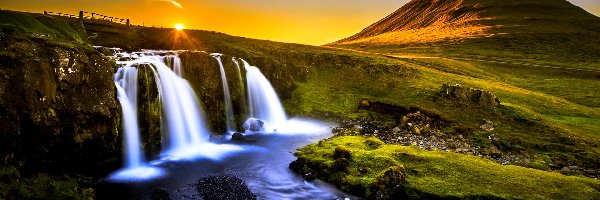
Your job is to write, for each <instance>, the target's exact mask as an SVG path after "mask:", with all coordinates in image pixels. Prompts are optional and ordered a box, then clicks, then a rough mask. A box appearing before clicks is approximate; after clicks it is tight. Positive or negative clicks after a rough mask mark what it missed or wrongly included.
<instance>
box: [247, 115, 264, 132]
mask: <svg viewBox="0 0 600 200" xmlns="http://www.w3.org/2000/svg"><path fill="white" fill-rule="evenodd" d="M264 125H265V122H263V121H262V120H259V119H255V118H250V119H247V120H246V122H244V124H243V125H242V128H243V129H244V130H246V131H253V132H256V131H260V130H262V128H263V126H264Z"/></svg>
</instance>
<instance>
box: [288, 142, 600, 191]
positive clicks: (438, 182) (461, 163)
mask: <svg viewBox="0 0 600 200" xmlns="http://www.w3.org/2000/svg"><path fill="white" fill-rule="evenodd" d="M376 140H377V139H375V138H365V137H361V136H337V137H334V138H331V139H327V140H323V141H321V142H319V143H317V144H311V145H308V146H306V147H303V148H301V149H299V151H298V152H296V153H295V155H296V156H297V157H298V160H296V161H294V162H293V163H295V164H293V165H294V166H293V165H292V164H290V167H291V168H292V170H293V171H297V172H301V173H306V172H310V173H311V174H313V175H314V177H316V178H318V179H321V180H323V181H327V182H331V183H333V184H334V185H336V186H337V187H338V188H340V189H342V190H344V191H346V192H349V193H351V194H354V195H357V196H360V197H364V198H366V199H400V198H410V199H440V198H444V199H448V198H449V199H465V198H466V199H556V198H561V199H596V198H597V197H598V195H600V190H599V188H600V181H599V180H595V179H591V178H584V177H574V176H565V175H562V174H559V173H556V172H547V171H542V170H536V169H531V168H525V167H520V166H512V165H500V164H498V163H496V162H494V161H491V160H487V159H484V158H480V157H476V156H470V155H464V154H458V153H450V152H444V151H427V150H422V149H419V148H416V147H410V146H400V145H392V144H380V145H379V146H378V148H377V149H373V148H372V147H371V146H372V145H369V144H368V143H373V142H375V143H378V144H379V142H376ZM380 142H381V141H380ZM335 151H338V152H352V153H351V158H352V159H351V160H346V159H345V158H340V156H338V157H334V156H332V155H334V154H335ZM338 154H342V153H338ZM299 163H301V165H299ZM298 166H300V167H298ZM340 169H345V170H340Z"/></svg>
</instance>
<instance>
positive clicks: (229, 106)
mask: <svg viewBox="0 0 600 200" xmlns="http://www.w3.org/2000/svg"><path fill="white" fill-rule="evenodd" d="M210 55H211V56H212V57H214V58H215V59H217V62H219V71H220V72H221V83H222V86H223V98H224V102H225V120H226V121H225V123H226V125H227V132H228V133H232V132H234V131H235V128H234V126H235V121H234V119H233V103H231V93H230V92H229V84H227V75H226V73H225V68H224V67H223V61H222V60H221V56H222V54H219V53H211V54H210Z"/></svg>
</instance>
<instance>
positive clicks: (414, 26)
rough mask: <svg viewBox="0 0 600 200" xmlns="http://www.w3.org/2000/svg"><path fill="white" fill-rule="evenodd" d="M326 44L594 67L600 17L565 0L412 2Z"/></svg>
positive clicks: (367, 49) (396, 51)
mask: <svg viewBox="0 0 600 200" xmlns="http://www.w3.org/2000/svg"><path fill="white" fill-rule="evenodd" d="M329 46H335V47H341V48H354V49H361V50H365V51H373V52H380V53H425V54H441V55H444V56H454V57H465V56H469V57H485V58H488V57H499V58H507V59H512V60H523V61H528V62H539V63H538V64H548V65H560V66H571V67H581V68H594V69H598V66H600V63H599V61H598V59H596V58H597V57H598V56H600V53H599V52H600V18H599V17H596V16H594V15H592V14H590V13H588V12H586V11H585V10H583V9H582V8H579V7H577V6H575V5H573V4H571V3H569V2H568V1H566V0H523V1H521V0H508V1H500V0H457V1H453V0H413V1H411V2H409V3H407V4H406V5H404V6H402V7H401V8H400V9H399V10H397V11H396V12H394V13H392V14H390V15H389V16H387V17H385V18H384V19H382V20H380V21H378V22H376V23H374V24H373V25H371V26H369V27H367V28H365V29H364V30H363V31H361V32H359V33H357V34H355V35H353V36H350V37H348V38H345V39H342V40H340V41H337V42H334V43H332V44H329Z"/></svg>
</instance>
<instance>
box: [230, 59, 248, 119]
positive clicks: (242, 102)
mask: <svg viewBox="0 0 600 200" xmlns="http://www.w3.org/2000/svg"><path fill="white" fill-rule="evenodd" d="M231 61H232V62H233V64H235V69H236V72H237V78H238V88H239V91H238V92H239V94H240V98H239V102H240V108H241V110H242V111H241V113H244V112H245V111H246V106H247V104H246V95H245V94H246V92H245V91H244V79H242V70H241V69H240V63H239V62H238V61H237V59H236V58H231Z"/></svg>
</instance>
